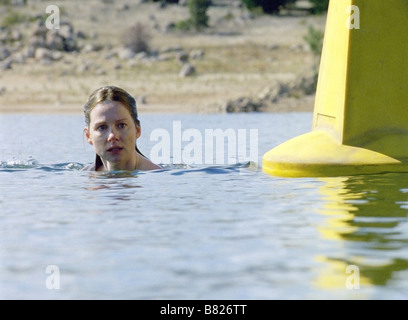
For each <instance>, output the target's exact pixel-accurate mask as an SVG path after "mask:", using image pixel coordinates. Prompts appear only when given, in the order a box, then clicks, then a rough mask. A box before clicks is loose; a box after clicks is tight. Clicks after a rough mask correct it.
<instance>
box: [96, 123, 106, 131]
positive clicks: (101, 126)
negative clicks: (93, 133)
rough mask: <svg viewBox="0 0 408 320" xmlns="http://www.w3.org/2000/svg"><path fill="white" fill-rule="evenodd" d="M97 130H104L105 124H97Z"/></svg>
mask: <svg viewBox="0 0 408 320" xmlns="http://www.w3.org/2000/svg"><path fill="white" fill-rule="evenodd" d="M96 129H97V130H98V131H103V130H105V129H106V125H104V124H103V125H100V126H98V127H97V128H96Z"/></svg>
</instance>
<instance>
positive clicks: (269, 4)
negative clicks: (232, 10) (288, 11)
mask: <svg viewBox="0 0 408 320" xmlns="http://www.w3.org/2000/svg"><path fill="white" fill-rule="evenodd" d="M241 2H242V3H243V4H244V5H245V6H246V7H247V8H248V9H249V10H254V9H255V8H258V7H260V8H262V10H263V12H265V13H268V14H271V13H276V12H278V11H279V8H280V7H281V6H285V5H287V4H289V3H293V2H295V0H241Z"/></svg>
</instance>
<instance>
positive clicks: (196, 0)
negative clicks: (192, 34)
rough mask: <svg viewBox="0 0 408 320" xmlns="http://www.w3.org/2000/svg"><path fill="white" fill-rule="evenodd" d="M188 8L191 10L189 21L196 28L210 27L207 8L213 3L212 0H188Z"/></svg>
mask: <svg viewBox="0 0 408 320" xmlns="http://www.w3.org/2000/svg"><path fill="white" fill-rule="evenodd" d="M187 5H188V9H189V11H190V19H189V22H190V23H191V25H192V26H193V27H195V28H196V29H201V28H203V27H208V20H209V17H208V15H207V10H208V8H209V7H210V5H211V1H210V0H188V1H187Z"/></svg>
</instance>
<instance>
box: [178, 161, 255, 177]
mask: <svg viewBox="0 0 408 320" xmlns="http://www.w3.org/2000/svg"><path fill="white" fill-rule="evenodd" d="M255 168H257V165H256V164H255V163H253V162H245V163H236V164H231V165H214V166H202V167H192V166H187V167H180V166H175V167H172V168H170V169H171V171H172V172H171V174H172V175H183V174H186V173H192V172H205V173H206V174H225V173H231V172H239V173H240V174H242V173H243V171H244V172H246V173H250V172H255V171H256V170H254V169H255ZM178 169H181V170H178Z"/></svg>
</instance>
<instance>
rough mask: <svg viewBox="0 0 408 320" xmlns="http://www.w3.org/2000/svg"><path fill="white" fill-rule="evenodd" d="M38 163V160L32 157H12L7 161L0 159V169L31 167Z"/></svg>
mask: <svg viewBox="0 0 408 320" xmlns="http://www.w3.org/2000/svg"><path fill="white" fill-rule="evenodd" d="M37 165H38V161H37V160H35V159H34V158H28V159H27V160H20V159H13V160H7V161H0V168H1V169H31V168H35V167H37Z"/></svg>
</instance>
